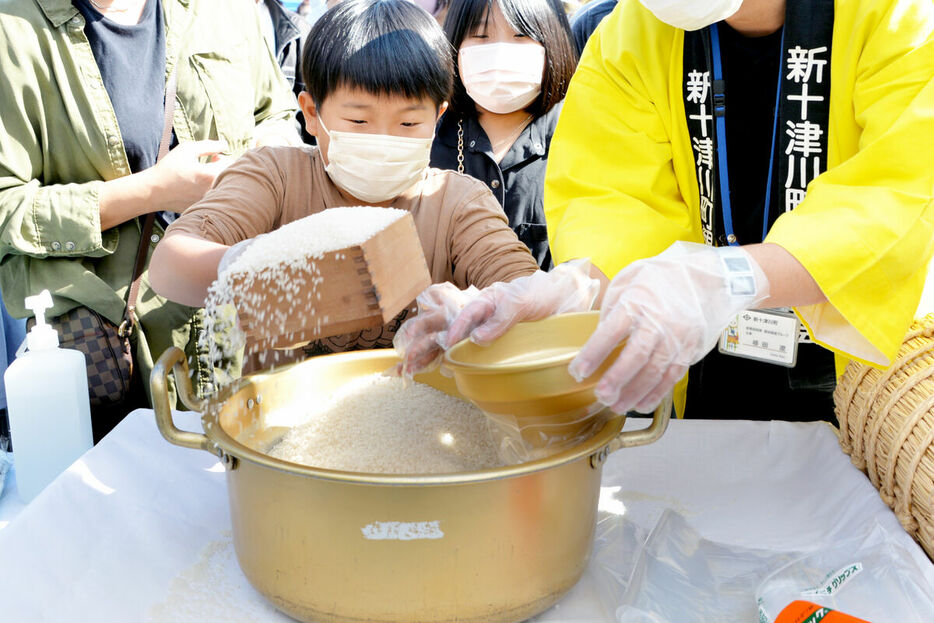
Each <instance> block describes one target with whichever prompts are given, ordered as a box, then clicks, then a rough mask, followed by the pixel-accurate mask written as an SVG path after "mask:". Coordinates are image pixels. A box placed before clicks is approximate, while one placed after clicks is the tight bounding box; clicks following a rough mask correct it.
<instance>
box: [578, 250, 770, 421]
mask: <svg viewBox="0 0 934 623" xmlns="http://www.w3.org/2000/svg"><path fill="white" fill-rule="evenodd" d="M768 294H769V282H768V279H767V278H766V276H765V273H764V272H763V271H762V269H761V268H760V267H759V265H758V264H757V263H756V262H755V260H753V259H752V257H751V256H750V255H749V254H748V253H747V252H746V251H744V250H743V249H741V248H739V247H719V248H714V247H708V246H705V245H702V244H695V243H690V242H676V243H674V244H673V245H671V246H670V247H669V248H668V249H666V250H665V251H664V252H663V253H661V254H660V255H657V256H655V257H652V258H648V259H644V260H639V261H637V262H633V263H632V264H631V265H629V266H627V267H626V268H624V269H623V270H622V271H620V273H619V274H618V275H617V276H616V277H615V278H614V279H613V281H612V282H610V286H609V288H608V289H607V291H606V294H605V295H604V298H603V305H602V308H603V309H602V311H601V313H600V324H599V325H597V330H596V331H594V333H593V335H592V336H591V337H590V339H589V340H588V341H587V343H586V344H585V345H584V347H583V348H582V349H581V351H580V353H578V355H577V357H575V358H574V359H573V360H572V361H571V363H570V365H569V366H568V371H569V372H570V373H571V375H572V376H574V378H576V379H578V380H582V379H584V378H587V377H588V376H590V375H591V374H593V373H594V371H595V370H596V369H597V368H598V367H599V366H600V364H601V363H603V360H604V359H606V357H607V356H608V355H609V354H610V352H611V351H612V350H613V349H614V348H616V347H617V346H618V345H619V344H620V343H621V342H622V341H623V340H626V346H625V347H624V348H623V350H622V352H621V353H620V355H619V358H618V359H617V360H616V362H615V363H614V364H613V365H612V366H611V367H610V368H609V369H608V370H607V371H606V373H605V374H604V375H603V377H602V378H601V379H600V381H599V382H598V383H597V386H596V389H595V395H596V397H597V399H598V400H599V401H600V402H601V403H603V404H605V405H607V406H608V407H610V408H611V409H612V410H614V411H616V412H617V413H625V412H627V411H631V410H636V411H640V412H644V413H648V412H650V411H652V409H654V408H655V406H656V405H657V404H658V403H659V402H660V401H661V399H662V398H663V397H664V395H665V394H666V393H668V392H669V391H670V390H671V388H672V387H674V385H675V383H676V382H677V381H678V379H680V378H681V377H682V376H684V373H685V372H687V369H688V366H690V365H691V364H694V363H697V362H698V361H700V360H701V359H702V358H703V357H704V355H706V354H707V352H708V351H710V349H711V348H713V346H714V344H716V342H717V339H718V338H719V336H720V333H721V331H723V329H724V328H725V327H726V326H727V325H728V324H729V323H730V320H731V319H732V318H733V317H734V316H735V315H736V314H738V313H739V312H741V311H743V310H744V309H753V308H755V307H756V306H757V305H758V304H759V303H761V302H762V301H764V300H765V299H766V298H768Z"/></svg>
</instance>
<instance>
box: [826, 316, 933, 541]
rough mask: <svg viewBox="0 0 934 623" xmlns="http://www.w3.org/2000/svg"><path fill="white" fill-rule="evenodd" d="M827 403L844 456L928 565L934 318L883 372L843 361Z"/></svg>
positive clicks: (920, 325) (920, 324) (915, 330)
mask: <svg viewBox="0 0 934 623" xmlns="http://www.w3.org/2000/svg"><path fill="white" fill-rule="evenodd" d="M834 402H835V403H836V413H837V419H838V420H839V422H840V445H841V446H842V447H843V450H844V452H846V453H847V454H849V455H850V458H851V459H852V461H853V463H854V464H855V465H856V466H857V467H858V468H860V469H862V470H863V471H865V472H866V474H867V475H868V476H869V478H870V480H872V484H874V485H875V486H876V488H877V489H879V494H880V495H881V496H882V499H883V500H884V501H885V503H886V504H888V505H889V506H890V507H891V508H892V509H893V510H894V511H895V514H896V515H897V516H898V519H899V521H901V523H902V525H903V526H904V527H905V530H907V531H908V533H909V534H911V535H912V536H914V537H915V539H917V540H918V542H919V543H921V545H922V547H924V549H925V551H927V553H928V556H931V557H932V558H934V445H932V443H934V314H929V315H927V316H925V317H924V318H922V319H920V320H917V321H915V322H914V324H912V326H911V329H910V330H909V332H908V335H907V336H906V338H905V342H904V344H902V348H901V350H900V351H899V352H898V357H897V358H896V361H895V363H894V364H892V366H891V367H890V368H888V369H886V370H879V369H876V368H871V367H869V366H866V365H863V364H860V363H857V362H851V363H850V364H849V365H848V366H847V368H846V371H845V372H844V374H843V378H842V379H841V380H840V382H839V383H838V385H837V389H836V391H835V392H834Z"/></svg>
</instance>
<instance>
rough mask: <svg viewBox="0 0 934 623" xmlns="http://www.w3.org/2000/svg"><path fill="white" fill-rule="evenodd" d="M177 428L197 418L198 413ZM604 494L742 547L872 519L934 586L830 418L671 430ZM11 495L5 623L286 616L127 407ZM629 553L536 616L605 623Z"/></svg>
mask: <svg viewBox="0 0 934 623" xmlns="http://www.w3.org/2000/svg"><path fill="white" fill-rule="evenodd" d="M176 422H177V423H178V425H179V426H180V427H182V428H187V429H188V430H197V428H198V427H199V425H200V422H199V418H198V417H197V415H196V414H193V413H179V414H177V416H176ZM645 424H646V421H633V420H630V422H628V423H627V428H634V427H638V426H644V425H645ZM603 486H604V488H603V490H602V494H601V509H602V510H603V511H605V512H608V513H624V517H625V518H626V520H627V522H629V523H628V525H629V526H631V527H633V528H634V529H636V530H638V531H641V532H642V533H645V532H647V531H648V530H650V529H651V528H652V527H653V526H654V525H655V523H656V521H657V519H658V517H659V516H660V515H661V513H662V512H663V511H664V510H665V509H666V508H671V509H674V510H675V511H678V512H679V513H681V514H682V515H683V516H684V517H685V518H686V519H687V520H688V521H689V522H690V524H691V526H692V527H693V528H694V529H696V530H697V531H698V532H700V533H701V534H702V535H703V536H704V537H706V538H708V539H712V540H715V541H720V542H722V543H726V544H731V545H736V546H748V547H758V548H768V549H774V550H800V549H813V548H815V547H819V546H820V545H821V544H826V543H832V542H835V541H836V540H838V539H842V538H845V537H847V536H850V535H854V534H859V533H861V532H862V531H863V530H864V529H865V526H867V525H870V524H872V523H873V522H874V521H878V522H879V523H880V524H882V525H883V526H884V527H885V528H886V529H887V530H890V531H892V532H893V533H896V535H897V538H898V539H899V542H900V543H901V544H903V545H904V546H905V547H906V549H907V552H908V555H909V556H910V557H912V558H913V559H914V560H915V562H916V563H917V564H918V565H919V567H920V568H921V569H922V573H923V574H924V576H925V577H926V578H927V579H928V581H930V582H934V565H932V564H931V562H930V561H929V560H928V558H927V557H926V556H925V554H924V553H923V551H922V550H921V549H920V547H918V546H917V544H915V543H914V541H912V539H911V538H910V537H909V536H908V535H907V534H906V533H904V531H902V530H901V528H900V526H899V525H898V522H897V520H896V518H895V516H894V515H893V514H892V512H891V511H890V510H889V509H888V508H887V507H886V506H885V505H884V504H883V503H882V501H881V499H880V498H879V495H878V493H877V492H876V490H875V488H873V486H872V485H871V483H870V482H869V481H868V479H867V478H866V477H865V476H864V475H863V474H862V473H861V472H859V471H858V470H857V469H856V468H855V467H853V466H852V464H851V463H850V461H849V458H848V457H847V456H846V455H844V454H843V453H842V452H841V450H840V448H839V446H838V444H837V440H836V438H835V436H834V434H833V431H832V429H831V428H830V427H829V426H827V425H826V424H821V423H807V424H790V423H783V422H772V423H768V422H745V421H723V422H717V421H704V420H688V421H672V422H671V425H670V427H669V429H668V431H667V432H666V433H665V435H664V436H663V437H662V439H661V440H660V441H658V442H657V443H655V444H653V445H650V446H645V447H641V448H632V449H626V450H622V451H619V452H616V453H615V454H613V455H611V456H610V458H609V459H608V461H607V463H606V465H605V468H604V473H603ZM15 496H16V493H15V490H7V491H6V492H5V493H4V496H3V497H2V498H0V620H3V621H11V622H12V621H17V622H18V621H24V622H25V621H29V622H36V621H65V620H68V621H95V622H107V621H121V622H125V621H199V622H201V623H208V622H213V621H217V622H224V623H228V622H231V621H250V622H253V621H258V622H262V621H288V620H290V619H287V618H286V617H285V616H284V615H282V614H280V613H278V612H276V611H275V610H274V609H273V608H272V607H271V606H270V605H269V604H268V603H267V602H266V601H265V600H264V599H263V598H262V596H260V595H259V594H258V593H257V592H256V591H254V590H253V589H252V588H251V587H250V585H249V584H248V583H247V581H246V579H245V578H244V576H243V575H242V573H241V572H240V570H239V567H238V566H237V563H236V559H235V555H234V553H233V546H232V539H231V533H230V517H229V512H228V505H227V492H226V485H225V482H224V470H223V467H222V466H221V465H220V464H219V463H218V461H217V460H216V459H215V458H214V457H212V456H211V455H209V454H208V453H206V452H201V451H194V450H186V449H182V448H178V447H175V446H172V445H170V444H168V443H167V442H165V441H164V440H163V439H162V438H161V437H160V435H159V433H158V431H157V429H156V426H155V420H154V416H153V413H152V411H136V412H134V413H132V414H130V416H128V417H127V418H126V420H124V421H123V422H122V423H121V424H120V425H119V426H118V427H117V428H116V429H115V430H114V431H113V432H112V433H111V434H110V435H108V436H107V437H106V438H105V439H104V440H103V441H102V442H101V443H100V444H98V445H97V446H96V447H95V448H93V449H92V450H91V451H90V452H88V453H87V454H86V455H85V456H84V457H82V458H81V459H80V460H79V461H77V462H76V463H75V464H74V465H72V466H71V468H69V469H68V471H66V472H65V473H64V474H62V476H60V477H59V478H58V479H57V480H55V481H54V482H53V483H52V484H51V485H49V487H48V488H47V489H46V490H45V491H43V492H42V493H41V494H40V495H39V496H38V497H37V498H36V499H35V500H34V501H33V502H32V503H31V504H29V505H28V506H26V507H25V508H21V504H20V503H19V501H18V500H17V499H16V497H15ZM620 543H621V541H617V542H615V543H614V546H615V547H617V548H619V546H620ZM633 553H634V552H625V551H620V552H619V553H618V554H617V553H616V552H615V551H614V552H610V551H604V552H601V551H597V552H596V553H595V557H597V558H598V559H599V561H600V564H593V563H592V564H591V566H590V567H589V568H588V570H587V572H586V573H585V575H584V578H583V580H582V581H581V582H580V583H579V584H578V585H577V586H576V587H575V588H574V589H573V590H572V591H571V592H570V593H569V594H568V595H567V596H565V598H564V599H562V600H561V602H559V604H558V605H557V606H555V607H554V608H552V609H551V610H549V611H548V612H545V613H543V614H542V615H539V616H538V617H536V621H562V622H564V623H571V622H582V623H583V622H585V621H586V622H588V623H593V622H595V621H600V620H613V619H612V618H611V617H612V612H606V609H605V608H603V607H602V606H601V605H600V603H599V601H600V600H599V598H598V595H599V593H600V583H601V581H604V580H605V578H601V576H600V574H601V573H605V572H606V570H607V568H606V565H607V564H609V565H613V566H616V565H617V564H618V569H617V571H618V572H620V573H625V572H626V570H628V569H630V568H631V565H632V560H631V559H632V555H633ZM608 561H609V562H608ZM617 561H618V563H617Z"/></svg>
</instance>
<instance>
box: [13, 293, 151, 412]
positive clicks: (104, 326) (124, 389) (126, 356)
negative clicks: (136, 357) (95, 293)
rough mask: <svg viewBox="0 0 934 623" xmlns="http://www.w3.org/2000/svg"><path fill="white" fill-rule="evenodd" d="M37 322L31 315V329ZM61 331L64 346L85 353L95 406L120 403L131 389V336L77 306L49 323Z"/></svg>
mask: <svg viewBox="0 0 934 623" xmlns="http://www.w3.org/2000/svg"><path fill="white" fill-rule="evenodd" d="M35 323H36V321H35V319H34V318H30V319H29V321H28V322H27V323H26V324H27V325H29V327H30V328H31V327H32V325H34V324H35ZM50 324H51V325H52V327H54V328H55V330H56V331H58V334H59V341H60V344H61V347H62V348H70V349H73V350H77V351H80V352H82V353H84V358H85V360H86V362H87V370H88V394H89V397H90V399H91V406H92V407H105V406H110V405H118V404H120V403H121V402H123V401H124V400H125V399H126V397H127V395H128V394H129V391H130V379H132V377H133V350H132V346H131V344H130V339H129V335H126V336H124V337H121V336H120V329H119V327H117V326H116V325H114V324H113V323H112V322H110V321H109V320H107V319H106V318H104V317H103V316H101V315H100V314H98V313H97V312H95V311H93V310H90V309H88V308H87V307H76V308H75V309H73V310H71V311H69V312H66V313H64V314H62V315H61V316H59V317H58V318H55V319H54V320H52V322H51V323H50Z"/></svg>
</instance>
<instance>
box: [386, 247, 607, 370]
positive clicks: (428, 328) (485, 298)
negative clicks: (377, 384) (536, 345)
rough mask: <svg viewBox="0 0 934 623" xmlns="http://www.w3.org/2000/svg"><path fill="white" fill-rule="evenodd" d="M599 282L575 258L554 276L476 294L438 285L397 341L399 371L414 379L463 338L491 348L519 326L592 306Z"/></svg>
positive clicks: (540, 273)
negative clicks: (494, 341)
mask: <svg viewBox="0 0 934 623" xmlns="http://www.w3.org/2000/svg"><path fill="white" fill-rule="evenodd" d="M599 291H600V282H598V281H597V280H596V279H593V278H591V277H590V261H589V260H572V261H570V262H565V263H564V264H561V265H559V266H558V267H556V268H555V269H554V270H552V271H551V272H548V273H546V272H543V271H538V272H537V273H533V274H531V275H528V276H526V277H519V278H518V279H516V280H514V281H510V282H501V283H494V284H493V285H491V286H489V287H486V288H484V289H483V290H477V289H476V288H474V287H471V288H468V289H467V290H458V289H457V288H456V287H455V286H454V285H453V284H450V283H439V284H435V285H433V286H430V287H429V288H427V289H426V290H425V291H424V292H422V293H421V294H420V295H419V296H418V299H417V301H418V316H416V317H415V318H412V319H410V320H407V321H406V322H405V323H404V324H403V325H402V327H401V328H400V329H399V331H398V332H397V333H396V337H395V338H394V339H393V346H394V347H395V349H396V352H398V353H399V356H400V357H401V358H402V364H401V366H399V367H398V368H397V369H396V372H397V373H399V374H402V375H405V376H411V375H413V374H417V373H419V372H422V371H425V370H428V369H430V368H433V367H434V366H436V365H438V363H439V362H440V360H441V355H442V354H443V353H444V351H445V350H447V349H448V348H450V347H451V346H453V345H454V344H457V343H458V342H460V341H461V340H462V339H464V338H465V337H467V336H468V335H469V336H470V339H472V340H473V341H475V342H477V343H478V344H488V343H490V342H492V341H493V340H495V339H496V338H498V337H499V336H500V335H502V334H503V333H505V332H506V331H507V330H508V329H509V328H510V327H512V326H513V325H515V324H516V323H519V322H522V321H525V320H540V319H541V318H545V317H546V316H550V315H552V314H558V313H562V312H570V311H586V310H588V309H590V308H591V307H593V303H594V300H596V298H597V294H598V293H599Z"/></svg>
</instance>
